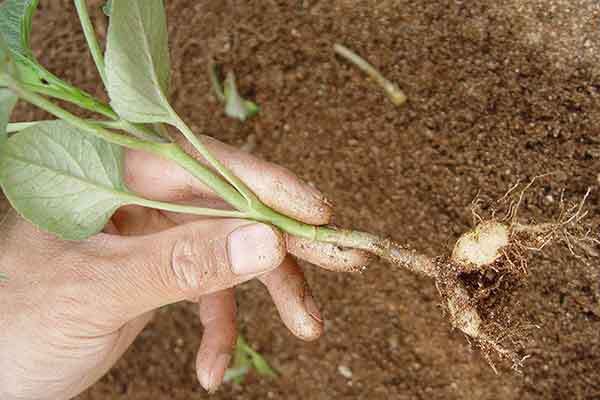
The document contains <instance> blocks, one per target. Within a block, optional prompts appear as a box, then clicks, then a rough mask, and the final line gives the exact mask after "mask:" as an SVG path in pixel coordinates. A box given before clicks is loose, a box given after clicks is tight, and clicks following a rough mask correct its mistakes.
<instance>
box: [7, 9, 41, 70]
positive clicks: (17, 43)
mask: <svg viewBox="0 0 600 400" xmlns="http://www.w3.org/2000/svg"><path fill="white" fill-rule="evenodd" d="M38 2H39V1H38V0H5V1H4V2H3V3H2V4H1V5H0V33H2V35H3V36H4V38H5V39H6V42H7V43H8V47H10V48H11V49H12V51H14V52H15V53H17V54H20V55H22V56H24V57H27V58H30V59H33V58H34V57H33V54H32V53H31V46H30V39H29V38H30V35H31V19H32V17H33V13H34V12H35V10H36V8H37V5H38Z"/></svg>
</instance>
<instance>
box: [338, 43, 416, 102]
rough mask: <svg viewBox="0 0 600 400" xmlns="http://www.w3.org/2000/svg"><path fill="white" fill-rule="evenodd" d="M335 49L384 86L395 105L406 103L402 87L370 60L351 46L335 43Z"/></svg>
mask: <svg viewBox="0 0 600 400" xmlns="http://www.w3.org/2000/svg"><path fill="white" fill-rule="evenodd" d="M333 49H334V51H335V52H336V53H337V54H339V55H340V56H342V57H343V58H345V59H346V60H348V61H350V62H351V63H352V64H354V65H356V66H357V67H358V68H360V69H361V70H363V71H364V72H365V73H366V74H367V75H369V76H370V77H371V78H372V79H373V80H375V82H377V83H378V84H379V85H380V86H381V87H382V88H383V90H384V91H385V93H386V94H387V95H388V97H389V98H390V99H391V100H392V102H393V103H394V104H395V105H397V106H401V105H402V104H404V103H406V95H405V94H404V92H403V91H402V90H400V88H399V87H398V86H397V85H396V84H394V83H392V82H390V81H389V80H387V79H386V78H385V77H384V76H383V75H382V74H381V72H379V71H378V70H377V69H376V68H375V67H373V66H372V65H371V64H369V62H367V61H366V60H365V59H364V58H362V57H361V56H359V55H358V54H356V53H355V52H354V51H352V50H350V49H349V48H347V47H345V46H342V45H341V44H337V43H336V44H335V45H333Z"/></svg>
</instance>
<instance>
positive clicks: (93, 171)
mask: <svg viewBox="0 0 600 400" xmlns="http://www.w3.org/2000/svg"><path fill="white" fill-rule="evenodd" d="M122 162H123V152H122V149H121V148H120V147H118V146H116V145H112V144H109V143H107V142H104V141H102V140H101V139H98V138H96V137H94V136H91V135H87V134H85V133H82V132H80V131H79V130H78V129H76V128H74V127H73V126H71V125H69V124H67V123H66V122H63V121H49V122H41V123H39V124H36V125H34V126H33V127H31V128H28V129H25V130H23V131H21V132H19V133H17V134H16V135H14V136H11V137H10V138H9V139H8V140H7V141H6V143H5V144H4V145H3V146H2V147H1V148H0V185H1V186H2V189H3V190H4V193H5V194H6V197H7V198H8V200H9V201H10V203H11V204H12V206H13V208H15V209H16V210H17V211H18V212H19V213H20V214H21V215H23V217H25V218H26V219H27V220H29V221H30V222H32V223H33V224H34V225H37V226H38V227H40V228H41V229H44V230H46V231H48V232H52V233H55V234H57V235H58V236H60V237H61V238H63V239H68V240H81V239H85V238H87V237H89V236H92V235H94V234H96V233H98V232H100V231H101V230H102V229H103V228H104V226H105V225H106V223H107V222H108V220H109V218H110V217H111V215H112V214H113V212H114V211H115V210H116V209H117V208H118V207H120V206H121V205H124V204H126V203H127V202H128V201H129V200H131V198H132V196H131V195H130V194H129V192H127V189H126V188H125V186H124V184H123V182H122V173H123V171H122V168H123V166H122Z"/></svg>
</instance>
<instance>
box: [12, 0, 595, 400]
mask: <svg viewBox="0 0 600 400" xmlns="http://www.w3.org/2000/svg"><path fill="white" fill-rule="evenodd" d="M91 3H92V5H94V4H95V5H98V4H99V3H100V2H99V1H96V2H91ZM167 3H168V14H169V22H170V43H171V49H172V50H171V53H172V61H173V67H174V70H175V72H174V76H173V93H172V98H173V100H174V106H175V108H176V109H177V110H179V111H181V113H182V114H183V116H184V117H185V118H186V119H187V120H188V121H190V122H191V124H192V126H193V127H194V129H195V130H196V131H197V132H202V133H205V134H209V135H212V136H214V137H216V138H218V139H220V140H223V141H226V142H229V143H232V144H236V145H240V146H242V145H246V146H247V148H252V149H253V151H254V152H255V153H256V154H258V155H260V156H262V157H264V158H266V159H269V160H271V161H274V162H277V163H279V164H281V165H284V166H286V167H288V168H290V169H292V170H293V171H295V172H296V173H297V174H299V175H300V176H301V177H302V178H304V179H306V180H307V181H309V182H311V183H313V184H314V185H316V186H318V187H319V188H320V189H322V190H323V191H324V192H325V193H326V194H327V196H328V197H329V198H330V199H332V200H333V201H334V202H335V204H336V210H337V216H336V223H338V224H340V225H345V226H353V227H355V228H361V229H364V230H369V231H373V232H377V233H380V234H387V235H390V236H392V237H394V238H395V239H396V240H398V241H401V242H406V243H409V244H411V245H413V246H414V247H416V248H417V249H419V250H420V251H423V252H425V253H426V254H429V255H432V256H433V255H442V254H445V255H448V254H449V252H450V251H451V248H452V244H453V242H454V241H455V240H456V239H457V237H458V236H459V235H460V233H462V232H464V231H466V230H467V229H468V228H470V227H471V226H472V225H471V223H472V218H471V212H470V209H469V205H470V203H471V201H472V200H473V198H475V197H476V196H477V194H478V193H479V194H480V196H483V197H484V198H487V199H490V200H491V199H497V198H500V197H501V196H502V195H503V194H504V192H505V191H506V190H507V189H508V188H510V187H511V186H512V185H513V184H514V183H515V182H516V181H517V180H522V181H528V180H529V179H531V178H532V177H534V176H536V175H540V174H544V173H549V172H554V173H555V174H554V175H553V176H552V177H551V178H547V179H545V180H543V181H541V182H540V184H539V185H537V186H536V187H534V188H533V189H532V190H531V191H530V193H529V197H527V199H526V200H525V201H524V202H523V204H522V206H521V210H520V215H521V216H522V217H523V218H525V219H530V220H537V221H542V220H546V219H550V218H552V217H553V216H555V215H556V212H557V210H558V206H559V205H558V202H559V199H560V194H561V190H563V189H564V190H565V197H566V198H567V199H568V200H572V201H577V200H579V199H581V198H582V197H583V195H584V194H585V191H586V190H587V188H588V187H592V188H593V191H592V194H591V195H590V197H589V200H588V203H587V205H588V208H589V210H590V217H589V220H588V221H589V222H590V223H591V224H592V226H593V227H594V228H595V229H596V232H598V226H599V225H600V213H599V211H600V204H599V200H600V197H599V190H598V189H599V186H600V175H599V174H600V105H599V104H600V103H599V100H600V67H599V65H600V64H599V63H598V60H599V57H600V53H599V52H600V37H599V33H600V10H599V8H600V6H599V5H598V3H597V2H596V1H595V0H577V1H574V0H535V1H521V0H511V1H506V2H498V1H493V0H485V1H484V0H482V1H469V2H464V1H450V0H420V1H414V0H385V1H384V0H378V1H377V0H352V1H350V0H331V1H325V0H303V1H301V0H298V1H276V0H263V1H258V0H248V1H242V0H226V1H223V0H202V1H191V0H189V1H186V0H172V1H168V2H167ZM36 18H37V19H38V21H37V22H36V24H35V26H36V28H35V29H34V33H33V36H34V43H35V47H36V52H37V53H38V54H39V56H40V59H41V60H42V61H43V63H44V64H45V65H46V66H47V67H49V69H50V70H52V71H54V72H56V73H57V74H59V75H60V76H62V77H64V78H66V79H67V80H69V81H71V82H73V83H76V84H78V85H81V86H83V87H84V88H85V89H87V90H89V91H91V92H92V93H95V94H98V95H100V94H101V93H102V90H101V86H100V82H99V79H98V77H97V75H96V72H95V70H94V67H93V62H92V60H91V57H90V56H89V55H88V54H87V53H86V47H85V42H84V39H83V36H82V34H81V30H80V27H79V25H78V22H77V20H76V17H75V14H74V10H73V6H72V4H71V2H70V1H67V0H61V1H58V0H52V1H50V0H46V1H42V4H41V9H40V12H39V13H38V16H37V17H36ZM94 20H95V21H96V23H97V24H98V26H99V30H100V31H101V32H105V30H106V22H105V20H104V17H103V16H102V15H101V14H100V13H99V12H98V11H96V12H95V13H94ZM335 42H340V43H343V44H345V45H346V46H348V47H350V48H352V49H354V50H355V51H357V52H358V53H359V54H361V55H363V56H365V57H366V58H367V59H368V60H370V61H371V62H372V63H373V64H374V65H375V66H377V67H379V68H380V69H381V71H382V72H383V73H384V75H386V77H388V78H389V79H390V80H392V81H394V82H397V83H398V84H399V85H400V86H401V87H402V88H403V89H404V90H405V91H406V93H407V95H408V97H409V102H408V104H407V105H406V106H405V107H402V108H397V107H394V106H393V105H392V103H391V102H390V101H389V100H388V99H387V98H385V96H384V94H383V93H382V91H381V90H380V89H379V88H378V87H376V86H375V85H374V84H373V83H371V82H369V81H368V80H367V79H366V78H365V76H364V75H363V74H362V73H361V72H360V71H358V70H357V69H356V68H354V67H352V66H350V65H349V64H347V63H346V62H343V61H342V60H340V59H339V58H337V57H335V56H334V53H333V51H332V45H333V43H335ZM209 56H212V57H214V58H215V59H216V60H217V61H218V62H219V63H220V64H222V65H223V67H224V68H226V69H227V68H232V69H234V70H235V72H236V74H237V76H238V77H239V86H240V90H241V92H242V93H243V94H244V95H246V96H248V97H251V98H253V99H255V100H256V101H257V102H258V104H260V106H261V108H262V111H261V113H260V115H259V116H258V117H257V118H254V119H252V120H251V121H248V122H247V123H245V124H243V125H242V124H240V123H239V122H237V121H233V120H230V119H227V118H225V117H224V115H223V110H222V107H221V106H220V105H219V104H218V102H217V101H216V100H215V99H214V97H213V96H212V95H211V91H210V84H209V80H208V77H207V75H206V73H205V71H206V65H207V60H208V58H209ZM34 116H35V117H43V115H42V113H40V112H37V111H36V112H32V111H31V110H29V109H27V108H25V107H20V108H19V113H18V118H19V119H21V120H22V119H25V118H32V117H34ZM306 270H307V275H308V279H309V281H310V283H311V285H312V287H313V288H314V292H315V295H316V297H317V300H318V302H319V303H320V304H321V305H322V307H323V310H324V317H325V320H326V334H325V336H324V337H323V338H322V339H321V340H319V341H318V342H316V343H308V344H307V343H301V342H299V341H298V340H296V339H294V338H293V337H292V336H291V335H290V334H289V333H288V332H286V330H285V329H284V327H283V325H282V323H281V322H280V321H279V318H278V316H277V314H276V311H275V309H274V307H273V306H272V304H271V302H270V300H269V298H268V295H267V293H266V291H265V290H264V288H262V287H260V285H259V284H257V283H250V284H247V285H244V286H242V287H240V289H239V290H238V300H239V305H240V317H239V323H240V326H241V330H242V332H244V334H245V335H246V337H247V338H248V340H249V342H250V343H251V344H252V345H253V346H254V347H255V348H257V349H258V350H259V351H261V352H262V353H263V354H264V355H265V356H266V357H267V358H268V359H269V360H270V361H271V362H272V364H273V365H274V366H275V367H276V368H277V369H279V371H281V373H282V377H281V378H280V379H278V380H276V381H268V380H264V379H261V378H259V377H256V376H252V377H250V378H249V379H248V380H247V382H246V383H245V384H244V385H243V386H233V385H225V386H224V387H223V389H221V391H220V392H219V393H218V394H217V395H215V396H213V398H215V399H231V398H234V397H235V398H240V399H268V398H273V399H289V400H292V399H311V400H312V399H333V398H335V399H357V398H365V399H366V398H369V399H428V400H429V399H498V398H502V399H507V400H509V399H592V398H600V374H599V373H598V371H600V336H599V334H598V332H599V331H600V286H599V283H598V282H599V275H600V272H599V268H598V258H589V257H588V258H584V259H581V260H580V259H576V258H574V257H572V256H571V255H570V254H569V252H568V251H567V250H566V249H565V248H562V247H558V248H551V249H548V250H546V251H545V252H543V253H541V254H534V255H533V256H532V257H531V258H530V259H529V274H528V277H527V280H526V281H525V282H524V283H523V284H520V285H517V286H516V287H515V286H513V287H512V289H511V292H510V293H509V294H508V295H507V296H508V297H506V296H505V298H504V300H503V301H504V304H505V306H506V307H509V308H510V310H511V311H510V314H511V315H512V316H513V317H514V318H515V319H517V320H518V321H521V322H525V323H529V324H532V325H537V326H539V329H538V328H536V329H532V330H531V332H530V333H529V334H528V337H527V338H526V339H527V343H526V344H527V349H528V353H529V354H530V355H531V358H529V359H528V360H527V361H526V363H525V368H524V369H523V373H522V374H521V375H518V374H515V373H514V372H512V371H511V370H510V368H509V365H504V364H500V365H499V369H500V371H499V372H500V374H498V375H495V374H494V372H493V371H492V369H491V368H490V367H489V366H488V364H487V363H486V361H485V360H484V359H483V357H482V355H481V353H480V352H478V351H476V350H472V349H470V346H469V343H468V342H467V340H465V338H464V337H463V336H462V335H461V334H459V333H457V332H452V331H451V328H450V325H449V324H448V322H447V320H446V319H445V317H444V316H443V315H442V308H441V307H440V304H439V297H438V295H437V291H436V288H435V287H434V285H433V284H432V282H431V281H429V280H426V279H420V278H417V277H415V276H412V275H410V274H409V273H406V272H403V271H399V272H398V271H394V270H392V269H391V268H390V267H389V266H388V265H385V264H383V263H377V262H376V263H375V264H373V265H372V267H370V268H369V270H368V271H367V272H365V273H364V274H362V275H336V274H333V273H328V272H324V271H321V270H317V269H315V268H313V267H310V266H307V268H306ZM201 333H202V329H201V327H200V324H199V322H198V319H197V318H196V317H195V315H194V314H193V312H192V309H191V307H189V306H186V305H180V306H173V307H168V308H166V309H163V310H161V311H160V312H159V314H158V316H157V318H156V320H155V321H154V322H153V323H152V324H151V325H150V326H149V327H148V329H147V330H146V331H145V332H144V333H143V334H142V336H141V337H140V338H139V339H138V340H137V341H136V342H135V344H134V345H133V347H132V348H131V350H130V351H129V352H128V353H127V354H126V355H125V356H124V357H123V359H122V360H121V361H119V363H118V364H117V366H116V367H115V368H114V369H113V370H112V371H111V372H110V373H109V374H108V375H107V376H106V377H104V378H103V379H102V381H101V382H99V383H98V384H97V385H95V386H94V387H93V388H91V389H90V390H88V391H87V392H86V393H84V394H82V395H81V396H79V397H78V399H79V400H92V399H109V398H110V399H121V398H122V399H125V398H127V399H132V400H141V399H162V398H164V399H190V398H203V397H204V396H206V395H205V394H203V391H202V389H201V388H200V385H199V384H198V383H197V381H196V377H195V372H194V358H195V353H196V351H197V348H198V345H199V340H200V336H201ZM339 371H343V372H344V373H343V374H342V373H341V372H339ZM349 371H350V373H348V372H349Z"/></svg>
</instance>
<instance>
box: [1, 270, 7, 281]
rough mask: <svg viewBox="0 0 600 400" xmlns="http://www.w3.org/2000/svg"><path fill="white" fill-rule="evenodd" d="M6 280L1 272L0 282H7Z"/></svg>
mask: <svg viewBox="0 0 600 400" xmlns="http://www.w3.org/2000/svg"><path fill="white" fill-rule="evenodd" d="M7 280H8V276H6V275H5V274H3V273H2V272H0V282H3V281H7Z"/></svg>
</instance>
